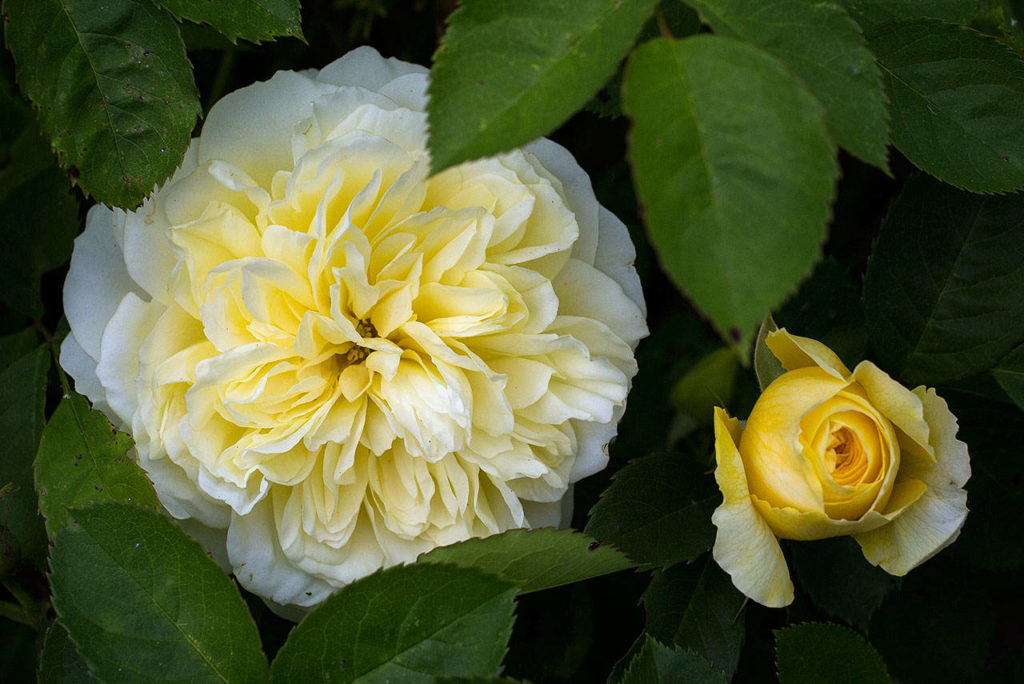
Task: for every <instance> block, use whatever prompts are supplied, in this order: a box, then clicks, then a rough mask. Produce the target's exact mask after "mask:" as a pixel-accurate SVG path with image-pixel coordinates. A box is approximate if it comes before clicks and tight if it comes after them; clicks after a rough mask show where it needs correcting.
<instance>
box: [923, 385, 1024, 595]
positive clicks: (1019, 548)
mask: <svg viewBox="0 0 1024 684" xmlns="http://www.w3.org/2000/svg"><path fill="white" fill-rule="evenodd" d="M943 396H944V398H945V399H947V400H948V401H949V408H950V410H951V411H952V412H953V415H955V416H956V417H957V421H958V422H959V424H960V431H959V433H958V434H957V437H958V438H959V439H962V440H963V441H964V442H966V443H967V447H968V449H970V453H971V462H972V472H971V479H970V480H968V481H967V501H968V502H969V505H970V508H971V512H970V514H969V515H968V516H967V521H966V522H965V523H964V527H963V530H962V531H961V533H960V536H959V537H958V538H957V540H956V543H955V544H953V546H951V547H950V548H949V550H948V551H947V552H945V553H948V554H949V555H950V556H952V557H953V558H956V559H957V561H959V562H960V563H962V564H963V565H965V566H967V567H970V568H973V569H976V570H990V571H994V572H1001V573H1003V574H1004V575H1006V576H1007V577H1010V576H1013V573H1012V572H1011V571H1013V570H1015V569H1018V568H1021V567H1022V566H1024V487H1022V486H1021V484H1022V483H1024V457H1022V454H1021V448H1020V445H1021V444H1024V414H1022V413H1021V411H1020V409H1019V408H1017V407H1016V406H1012V405H1010V404H1007V403H1005V402H1002V401H998V402H997V401H990V400H987V399H983V398H981V397H978V396H976V395H974V394H962V393H959V392H945V391H944V394H943Z"/></svg>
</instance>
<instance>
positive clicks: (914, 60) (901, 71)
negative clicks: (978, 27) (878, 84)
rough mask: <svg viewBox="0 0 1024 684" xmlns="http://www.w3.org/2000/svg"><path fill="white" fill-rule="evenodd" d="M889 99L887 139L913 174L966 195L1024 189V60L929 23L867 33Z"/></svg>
mask: <svg viewBox="0 0 1024 684" xmlns="http://www.w3.org/2000/svg"><path fill="white" fill-rule="evenodd" d="M865 33H866V35H867V37H868V42H869V44H870V45H871V48H872V50H874V52H875V55H876V56H877V57H878V63H879V65H880V66H881V68H882V78H883V80H884V81H885V87H886V91H887V92H888V94H889V102H890V104H891V106H890V113H891V115H892V137H893V142H895V143H896V147H898V148H899V150H900V152H902V153H903V154H904V155H905V156H906V157H907V159H909V160H910V161H911V162H913V163H914V164H915V165H916V166H917V167H918V168H920V169H922V170H924V171H926V172H928V173H929V174H931V175H933V176H935V177H936V178H939V179H940V180H943V181H945V182H947V183H949V184H950V185H955V186H957V187H959V188H964V189H967V190H971V191H973V192H1006V191H1010V190H1017V189H1019V188H1021V187H1024V136H1022V135H1020V116H1021V112H1022V111H1024V60H1021V58H1020V56H1019V55H1017V54H1016V53H1015V52H1014V51H1013V50H1012V49H1011V48H1009V47H1007V46H1006V45H1004V44H1003V43H1000V42H999V41H997V40H995V39H994V38H989V37H988V36H985V35H983V34H981V33H978V32H977V31H974V30H972V29H969V28H964V27H962V26H956V25H952V24H947V23H945V22H941V21H937V20H934V19H912V20H906V21H897V22H891V23H888V24H884V25H882V26H877V27H872V28H867V27H865Z"/></svg>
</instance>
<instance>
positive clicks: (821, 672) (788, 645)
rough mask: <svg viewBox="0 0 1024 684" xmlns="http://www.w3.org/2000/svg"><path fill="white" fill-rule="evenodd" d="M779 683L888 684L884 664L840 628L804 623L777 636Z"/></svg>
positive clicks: (858, 639) (856, 636) (866, 645)
mask: <svg viewBox="0 0 1024 684" xmlns="http://www.w3.org/2000/svg"><path fill="white" fill-rule="evenodd" d="M775 653H776V662H777V663H778V666H779V684H888V682H889V681H890V680H889V674H888V673H887V672H886V670H885V661H883V660H882V657H881V656H880V655H878V651H876V650H875V649H874V648H872V647H871V644H869V643H868V642H866V641H864V637H862V636H861V635H859V634H857V633H856V632H854V631H853V630H851V629H847V628H846V627H840V626H839V625H828V624H820V623H813V622H810V623H805V624H802V625H796V626H793V627H787V628H786V629H780V630H778V631H777V632H776V633H775Z"/></svg>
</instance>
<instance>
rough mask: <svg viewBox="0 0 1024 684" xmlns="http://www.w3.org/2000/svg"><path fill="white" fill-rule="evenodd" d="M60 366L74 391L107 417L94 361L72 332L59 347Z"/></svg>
mask: <svg viewBox="0 0 1024 684" xmlns="http://www.w3.org/2000/svg"><path fill="white" fill-rule="evenodd" d="M60 365H61V367H62V368H63V369H64V370H65V371H67V373H68V375H70V376H71V377H72V378H73V379H74V381H75V391H76V392H78V393H79V394H84V395H85V396H86V397H88V398H89V401H91V402H92V405H93V408H95V409H96V410H97V411H102V412H103V413H106V414H107V415H109V414H110V412H111V411H110V406H109V405H108V404H107V399H106V395H105V393H104V392H103V385H102V384H101V383H100V379H99V378H98V377H96V359H94V358H92V357H91V356H89V355H88V354H86V353H85V350H84V349H82V345H80V344H78V340H77V339H75V334H74V333H73V332H72V333H70V334H68V336H67V337H65V338H64V342H62V343H61V345H60Z"/></svg>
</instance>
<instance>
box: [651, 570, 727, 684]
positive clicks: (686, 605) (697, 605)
mask: <svg viewBox="0 0 1024 684" xmlns="http://www.w3.org/2000/svg"><path fill="white" fill-rule="evenodd" d="M642 600H643V603H644V608H646V609H647V632H648V634H650V635H651V636H653V637H654V638H655V639H657V640H659V641H661V642H663V643H666V644H674V645H676V646H681V647H682V648H687V649H692V650H693V651H695V652H697V653H698V654H700V655H702V656H703V657H705V658H707V659H708V660H710V661H711V662H713V663H714V664H715V666H716V667H717V668H718V669H720V670H722V671H723V672H724V673H725V675H726V676H727V677H732V675H733V673H734V672H736V666H737V665H738V664H739V660H740V647H741V646H742V645H743V633H744V615H743V612H742V611H743V607H744V606H745V605H746V599H745V598H744V596H743V594H741V593H739V592H738V591H736V588H735V587H733V585H732V582H731V581H730V580H729V576H728V575H726V574H725V573H724V572H722V571H721V570H720V569H719V568H718V565H716V564H715V562H714V561H713V560H712V559H711V558H710V557H709V558H706V559H705V560H703V561H701V562H699V563H694V564H693V565H676V566H674V567H672V568H669V569H668V570H665V571H662V572H658V573H655V575H654V579H652V580H651V584H650V586H649V587H647V591H645V592H644V595H643V599H642Z"/></svg>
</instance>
